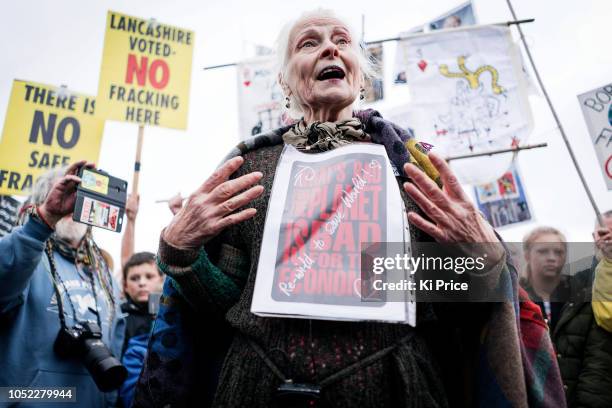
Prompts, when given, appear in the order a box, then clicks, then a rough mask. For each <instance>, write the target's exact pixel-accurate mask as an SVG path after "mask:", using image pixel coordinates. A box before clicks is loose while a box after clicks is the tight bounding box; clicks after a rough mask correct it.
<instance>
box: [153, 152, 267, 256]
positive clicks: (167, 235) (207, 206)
mask: <svg viewBox="0 0 612 408" xmlns="http://www.w3.org/2000/svg"><path fill="white" fill-rule="evenodd" d="M243 162H244V159H243V158H242V157H235V158H233V159H231V160H228V161H227V162H226V163H224V164H223V165H222V166H221V167H219V168H218V169H217V170H216V171H215V172H214V173H213V174H212V176H210V177H209V178H208V180H206V181H205V182H204V184H202V186H201V187H200V188H199V189H197V190H196V191H195V192H194V193H193V194H191V195H190V196H189V197H188V198H187V200H186V201H185V205H184V206H183V207H182V208H181V209H180V210H179V211H178V212H177V213H176V215H175V216H174V218H173V219H172V221H171V222H170V224H169V225H168V226H167V227H166V229H165V230H164V232H163V235H162V237H163V239H164V240H165V241H166V242H167V243H168V244H170V245H172V246H174V247H176V248H181V249H197V248H199V247H200V246H202V245H203V244H205V243H206V242H208V241H209V240H210V239H212V238H213V237H215V236H216V235H218V234H219V233H220V232H221V231H222V230H223V229H225V228H227V227H229V226H230V225H234V224H238V223H240V222H242V221H245V220H248V219H249V218H252V217H253V216H254V215H255V213H256V210H255V209H254V208H247V209H244V210H242V211H239V212H237V213H234V211H236V210H237V209H238V208H241V207H243V206H245V205H247V204H249V203H250V202H251V201H253V200H254V199H256V198H257V197H259V196H260V195H261V194H262V193H263V191H264V188H263V186H261V185H255V184H256V183H258V182H259V180H261V178H262V176H263V175H262V174H261V173H260V172H253V173H249V174H245V175H243V176H241V177H239V178H237V179H234V180H229V177H230V176H231V175H232V174H233V173H234V172H235V171H236V170H238V168H240V166H241V165H242V163H243ZM245 190H246V191H245Z"/></svg>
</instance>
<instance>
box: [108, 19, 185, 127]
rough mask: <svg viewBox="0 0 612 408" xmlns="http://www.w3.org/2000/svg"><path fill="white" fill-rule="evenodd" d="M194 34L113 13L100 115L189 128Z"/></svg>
mask: <svg viewBox="0 0 612 408" xmlns="http://www.w3.org/2000/svg"><path fill="white" fill-rule="evenodd" d="M194 37H195V35H194V33H193V31H189V30H185V29H182V28H178V27H173V26H169V25H167V24H161V23H159V22H157V21H155V20H144V19H141V18H138V17H131V16H127V15H125V14H120V13H116V12H114V11H109V12H108V14H107V18H106V34H105V36H104V52H103V56H102V69H101V71H100V83H99V85H98V96H97V98H96V99H97V101H98V107H97V109H96V114H97V115H100V116H101V117H104V118H105V119H114V120H120V121H126V122H134V123H138V124H140V125H153V126H163V127H169V128H175V129H186V128H187V110H188V106H189V85H190V82H191V60H192V55H193V42H194Z"/></svg>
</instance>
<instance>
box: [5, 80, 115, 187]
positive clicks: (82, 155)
mask: <svg viewBox="0 0 612 408" xmlns="http://www.w3.org/2000/svg"><path fill="white" fill-rule="evenodd" d="M95 102H96V101H95V98H94V97H93V96H88V95H83V94H77V93H73V92H67V91H66V90H65V89H63V88H58V87H55V86H51V85H43V84H39V83H35V82H25V81H20V80H15V81H13V89H12V90H11V99H10V100H9V105H8V109H7V112H6V118H5V121H4V130H3V132H2V140H1V141H0V194H6V195H28V194H29V193H30V189H31V188H32V186H33V184H34V182H35V181H36V179H37V178H38V176H40V175H41V174H43V173H45V172H46V171H47V170H49V169H52V168H55V167H60V166H65V165H68V164H70V163H72V162H75V161H77V160H81V159H85V160H88V161H92V162H95V163H97V162H98V156H99V155H100V145H101V143H102V134H103V132H104V121H103V120H101V119H99V118H97V117H96V116H95V115H94V113H95V112H94V111H95V109H94V108H95Z"/></svg>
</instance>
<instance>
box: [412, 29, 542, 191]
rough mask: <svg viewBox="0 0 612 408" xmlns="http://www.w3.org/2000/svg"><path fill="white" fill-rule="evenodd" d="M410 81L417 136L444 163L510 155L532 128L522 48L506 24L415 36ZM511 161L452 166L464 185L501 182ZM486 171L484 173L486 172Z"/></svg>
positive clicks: (491, 159)
mask: <svg viewBox="0 0 612 408" xmlns="http://www.w3.org/2000/svg"><path fill="white" fill-rule="evenodd" d="M404 41H406V43H407V45H406V46H407V48H408V66H407V76H406V79H407V82H408V87H409V91H410V93H411V100H412V106H411V111H412V112H411V113H412V117H413V123H412V124H411V125H412V126H413V128H414V130H415V135H416V136H417V138H418V139H419V140H424V141H426V142H428V143H431V144H433V145H434V146H436V148H435V149H436V151H437V152H438V153H440V154H442V155H443V156H445V157H453V156H458V155H465V154H472V153H482V152H489V151H491V150H496V149H503V148H511V147H513V146H516V145H518V144H519V143H520V142H522V141H524V140H525V139H526V137H527V136H528V134H529V133H530V131H531V128H532V119H531V111H530V108H529V101H528V99H527V94H526V91H525V78H524V76H523V75H522V72H521V66H520V59H519V57H518V55H519V54H518V49H517V47H516V46H515V44H514V43H513V42H512V36H511V33H510V29H509V28H508V27H507V26H501V25H486V26H475V27H468V28H457V29H452V30H439V31H432V32H430V33H425V34H423V35H419V36H415V37H409V38H407V39H406V40H404ZM511 159H512V154H505V155H495V156H485V157H480V158H471V159H464V160H454V161H453V162H452V167H453V169H454V170H455V172H456V174H457V176H458V177H459V179H460V180H461V182H462V183H467V184H481V183H485V182H489V181H492V180H495V179H497V178H498V177H500V176H501V175H502V174H503V173H504V172H505V171H506V170H507V169H508V168H509V166H510V162H511ZM483 169H486V171H483Z"/></svg>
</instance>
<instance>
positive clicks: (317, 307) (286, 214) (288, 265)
mask: <svg viewBox="0 0 612 408" xmlns="http://www.w3.org/2000/svg"><path fill="white" fill-rule="evenodd" d="M269 203H270V204H269V207H268V214H267V216H266V225H265V229H264V237H263V243H262V247H261V253H260V257H259V265H258V269H257V279H256V282H255V293H254V296H253V303H252V305H251V311H252V312H253V313H255V314H257V315H260V316H278V317H301V318H309V319H330V320H380V321H394V322H408V323H410V324H413V325H414V324H415V310H416V305H415V304H413V303H411V302H389V301H384V299H383V300H380V299H378V300H377V301H376V302H368V301H367V300H366V301H364V300H363V299H362V294H361V268H360V265H361V258H360V257H361V252H362V248H361V246H362V245H365V244H368V243H373V242H400V243H401V242H406V240H408V241H409V238H406V236H405V231H406V228H407V225H408V224H407V220H406V217H405V211H404V210H403V202H402V200H401V196H400V192H399V187H398V184H397V181H396V179H395V176H394V175H393V171H392V169H391V166H390V164H389V162H388V159H387V156H386V152H385V150H384V147H383V146H380V145H373V144H369V143H367V144H354V145H349V146H344V147H340V148H337V149H334V150H333V151H330V152H325V153H319V154H305V153H301V152H298V151H297V150H295V149H294V148H293V147H291V146H286V147H285V150H284V152H283V155H282V158H281V160H280V162H279V165H278V168H277V171H276V176H275V180H274V186H273V188H272V193H271V196H270V201H269ZM400 220H401V221H400ZM409 247H410V245H409V244H408V245H407V248H409ZM408 251H409V249H408Z"/></svg>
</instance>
